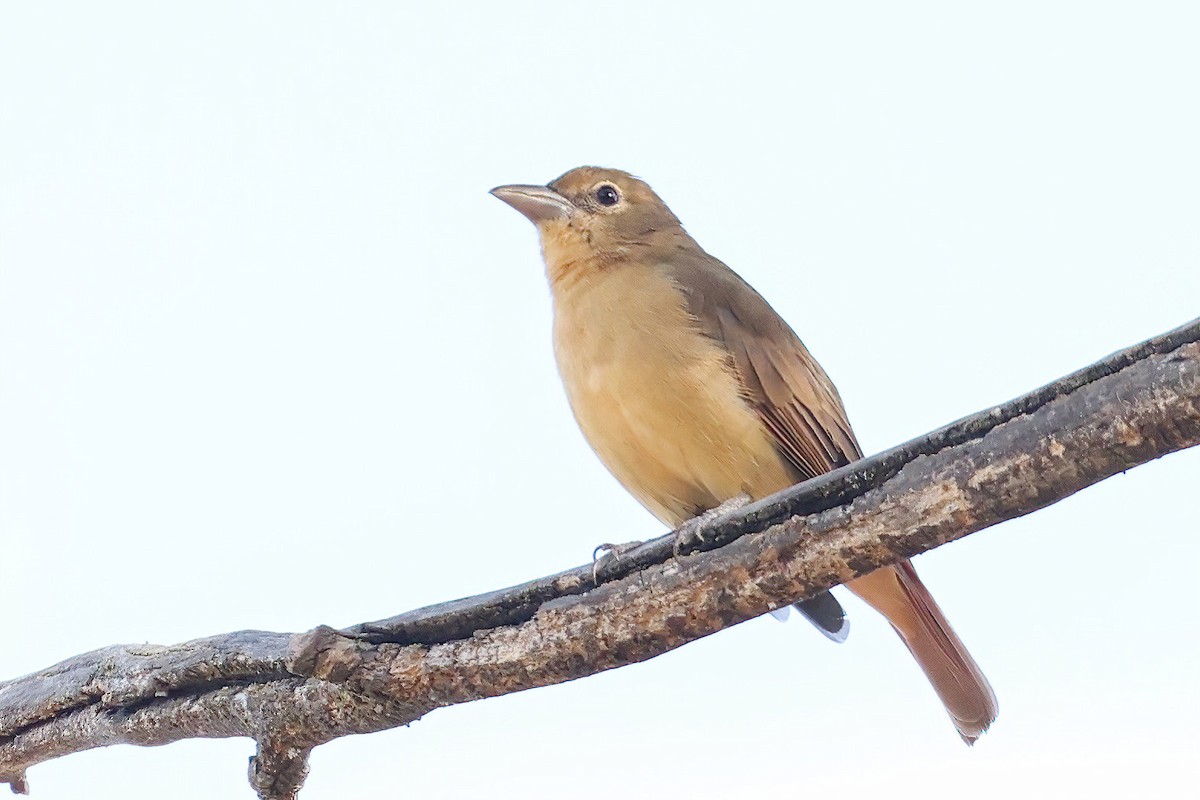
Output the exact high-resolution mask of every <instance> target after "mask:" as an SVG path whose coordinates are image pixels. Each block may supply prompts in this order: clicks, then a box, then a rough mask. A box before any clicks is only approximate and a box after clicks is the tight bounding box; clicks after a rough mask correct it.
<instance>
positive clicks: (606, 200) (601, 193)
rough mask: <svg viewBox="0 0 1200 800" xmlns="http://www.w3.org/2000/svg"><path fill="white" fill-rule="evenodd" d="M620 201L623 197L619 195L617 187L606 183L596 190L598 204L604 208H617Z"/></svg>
mask: <svg viewBox="0 0 1200 800" xmlns="http://www.w3.org/2000/svg"><path fill="white" fill-rule="evenodd" d="M620 199H621V195H619V194H617V187H615V186H609V185H608V184H607V183H605V184H603V185H601V186H599V187H598V188H597V189H596V202H598V203H599V204H600V205H602V206H615V205H616V204H617V201H618V200H620Z"/></svg>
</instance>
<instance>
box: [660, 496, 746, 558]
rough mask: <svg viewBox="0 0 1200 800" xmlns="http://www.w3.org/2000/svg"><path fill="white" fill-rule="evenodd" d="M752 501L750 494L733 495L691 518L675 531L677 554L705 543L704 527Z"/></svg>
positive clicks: (675, 549)
mask: <svg viewBox="0 0 1200 800" xmlns="http://www.w3.org/2000/svg"><path fill="white" fill-rule="evenodd" d="M749 502H750V495H748V494H739V495H737V496H735V497H731V498H729V499H728V500H726V501H725V502H723V503H721V505H719V506H717V507H716V508H710V509H709V510H708V511H705V512H704V513H703V514H701V515H700V516H698V517H694V518H692V519H689V520H688V521H687V522H685V523H683V524H682V525H680V526H679V528H678V529H677V530H676V531H675V546H674V551H675V555H676V556H678V555H679V554H680V553H682V552H684V551H685V550H692V549H695V548H696V547H699V546H700V545H702V544H704V542H705V539H704V529H705V528H706V527H708V525H709V524H710V523H711V522H713V521H714V520H716V519H719V518H721V517H723V516H725V515H726V514H732V513H733V512H734V511H737V510H738V509H739V508H741V507H742V506H744V505H746V504H747V503H749Z"/></svg>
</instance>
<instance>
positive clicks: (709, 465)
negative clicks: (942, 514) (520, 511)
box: [492, 167, 996, 744]
mask: <svg viewBox="0 0 1200 800" xmlns="http://www.w3.org/2000/svg"><path fill="white" fill-rule="evenodd" d="M492 194H493V195H495V196H496V197H498V198H500V199H501V200H503V201H504V202H506V203H508V204H509V205H511V206H512V207H513V208H515V209H517V210H518V211H520V212H521V213H522V214H524V215H525V216H526V217H528V218H529V220H530V221H532V222H533V223H534V225H536V226H537V229H538V232H539V234H540V235H541V243H542V255H543V257H544V259H545V262H546V273H547V276H548V278H549V280H550V288H551V293H552V295H553V300H554V352H555V356H556V358H557V361H558V368H559V372H560V373H561V374H562V380H563V384H564V385H565V386H566V390H567V397H568V398H569V400H570V403H571V409H572V411H573V412H574V414H575V419H576V420H577V421H578V423H579V427H580V428H581V429H582V430H583V434H584V436H585V437H586V438H587V440H588V443H589V444H591V446H592V449H593V450H595V451H596V454H597V455H598V456H599V457H600V460H601V461H603V462H604V465H605V466H606V467H608V469H609V471H611V472H612V474H613V475H614V476H616V478H617V480H618V481H620V482H621V484H622V485H624V486H625V488H626V489H628V490H629V491H630V492H631V493H632V494H633V496H634V497H636V498H637V499H638V500H639V501H640V502H641V503H642V505H644V506H645V507H646V508H647V509H649V510H650V512H651V513H653V514H654V515H655V516H656V517H658V518H659V519H660V520H662V521H663V522H664V523H666V524H667V525H669V526H671V527H672V528H677V527H678V526H680V525H681V524H683V523H684V522H686V521H688V520H689V519H692V518H693V517H696V516H698V515H700V514H702V513H704V512H705V511H708V510H711V509H714V508H717V507H718V506H720V505H721V504H722V503H725V502H726V501H729V500H731V499H733V498H738V497H747V496H748V497H749V498H751V499H754V500H757V499H759V498H762V497H765V496H767V495H769V494H773V493H774V492H777V491H780V490H781V489H785V488H787V487H788V486H791V485H793V484H796V483H799V482H801V481H803V480H806V479H808V478H811V477H813V476H814V475H818V474H820V473H823V472H828V471H830V470H832V469H835V468H837V467H840V466H842V465H843V464H848V463H850V462H851V461H855V460H857V459H859V458H861V457H862V451H861V450H860V449H859V446H858V441H857V440H856V439H855V436H854V432H853V430H851V428H850V423H849V421H847V419H846V411H845V409H844V408H843V407H842V401H841V398H840V397H839V395H838V392H837V389H835V388H834V386H833V383H832V382H831V381H830V380H829V377H828V376H827V375H826V374H825V371H824V370H823V369H821V366H820V365H819V364H817V362H816V360H815V359H814V358H813V357H812V355H810V354H809V352H808V349H807V348H806V347H805V346H804V344H803V343H801V341H800V339H799V338H798V337H797V336H796V334H795V333H794V332H793V331H792V329H791V328H790V327H788V324H787V323H786V322H784V321H783V319H782V318H781V317H780V316H779V315H778V314H777V313H775V310H774V309H773V308H771V306H770V305H768V304H767V301H766V300H764V299H763V298H762V296H761V295H759V294H758V292H756V291H755V290H754V289H753V288H751V286H750V285H749V284H748V283H746V282H745V281H744V280H742V278H741V277H739V276H738V275H737V274H736V273H735V272H734V271H733V270H731V269H729V267H727V266H725V264H723V263H721V262H720V261H718V260H717V259H715V258H713V257H712V256H710V255H709V254H708V253H706V252H704V250H703V249H701V247H700V245H698V244H697V243H696V241H695V240H694V239H693V238H692V237H691V236H690V235H688V233H687V232H686V231H684V229H683V226H682V225H681V224H680V222H679V220H678V219H677V218H676V217H675V215H674V214H673V213H671V210H670V209H669V208H667V206H666V204H665V203H663V201H662V200H661V199H659V197H658V195H656V194H655V193H654V191H653V190H652V189H651V188H650V187H649V186H648V185H647V184H646V183H645V182H643V181H641V180H639V179H638V178H635V177H633V176H632V175H629V174H627V173H625V172H621V171H619V170H612V169H600V168H597V167H579V168H578V169H573V170H571V171H570V172H568V173H566V174H565V175H562V176H561V177H559V178H556V179H555V180H553V181H551V182H550V183H549V184H548V185H546V186H524V185H513V186H499V187H497V188H495V189H493V190H492ZM846 585H847V587H848V588H849V589H850V590H851V591H852V592H854V593H855V594H856V595H858V596H859V597H861V598H862V599H863V600H865V601H866V602H867V603H868V604H869V605H870V606H872V607H873V608H875V609H876V610H877V611H879V612H880V613H881V614H883V615H884V616H885V617H886V618H887V619H888V621H889V622H890V623H891V624H892V627H893V628H895V629H896V632H897V633H899V634H900V638H901V639H903V640H904V643H905V644H906V645H907V646H908V649H909V650H910V651H911V652H912V654H913V656H914V657H915V658H916V660H917V663H918V664H920V666H921V669H922V670H924V672H925V675H926V676H927V677H928V678H929V681H930V683H932V684H933V688H934V689H935V690H936V691H937V694H938V696H939V697H940V698H941V700H942V703H943V704H944V705H945V707H946V711H947V712H948V713H949V714H950V718H951V719H952V720H953V721H954V726H955V727H956V728H957V729H958V732H959V734H960V735H961V736H962V738H963V739H964V740H965V741H966V742H967V743H968V744H971V743H973V742H974V741H975V740H976V739H977V738H978V737H979V736H980V735H981V734H982V733H983V732H984V731H985V730H987V728H988V726H989V725H990V724H991V723H992V721H993V720H994V719H995V718H996V697H995V695H994V694H993V693H992V689H991V686H989V685H988V682H987V679H986V678H984V676H983V673H982V672H981V671H980V669H979V667H978V666H977V665H976V664H975V661H974V660H973V659H972V658H971V656H970V654H969V653H968V652H967V650H966V648H965V647H964V646H963V644H962V642H961V641H960V640H959V638H958V636H956V635H955V633H954V631H953V629H951V627H950V623H949V622H947V620H946V617H945V616H944V615H943V614H942V611H941V609H939V608H938V606H937V603H935V602H934V600H933V597H932V596H931V595H930V594H929V591H928V590H927V589H926V588H925V586H924V585H923V584H922V583H921V581H920V579H919V578H918V577H917V573H916V571H915V570H914V569H913V566H912V564H911V563H910V562H908V561H903V562H901V563H900V564H897V565H895V566H893V567H887V568H884V569H880V570H878V571H876V572H873V573H871V574H869V575H866V576H864V577H861V578H858V579H856V580H853V581H850V582H849V583H848V584H846ZM797 608H799V610H800V611H801V612H802V613H805V614H806V615H807V616H809V617H810V619H812V620H813V621H814V622H815V623H816V624H817V625H818V627H821V628H822V629H824V630H825V631H826V633H827V634H828V635H830V636H831V637H832V638H835V639H839V640H840V639H841V638H844V635H845V630H846V628H845V625H844V623H843V620H842V612H841V607H840V606H839V605H838V604H837V601H836V600H834V599H833V598H832V596H831V595H828V594H825V595H822V596H819V597H818V598H815V599H814V600H812V601H806V602H805V603H801V604H798V606H797Z"/></svg>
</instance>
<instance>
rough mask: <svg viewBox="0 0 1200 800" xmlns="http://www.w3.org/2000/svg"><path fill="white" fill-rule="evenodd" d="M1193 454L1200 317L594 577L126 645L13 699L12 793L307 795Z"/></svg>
mask: <svg viewBox="0 0 1200 800" xmlns="http://www.w3.org/2000/svg"><path fill="white" fill-rule="evenodd" d="M1198 443H1200V320H1197V321H1194V322H1192V323H1190V324H1189V325H1186V326H1184V327H1182V328H1179V329H1177V330H1174V331H1171V332H1169V333H1167V334H1164V335H1162V336H1159V337H1156V338H1155V339H1152V340H1150V341H1148V342H1144V343H1142V344H1140V345H1137V346H1135V347H1132V348H1129V349H1128V350H1125V351H1122V352H1120V353H1116V354H1114V355H1113V356H1110V357H1109V358H1107V359H1105V360H1104V361H1101V362H1098V363H1097V364H1094V365H1092V366H1090V367H1087V368H1085V369H1083V370H1080V371H1079V372H1076V373H1074V374H1072V375H1069V376H1067V377H1065V378H1062V379H1061V380H1059V381H1056V382H1054V383H1053V384H1050V385H1048V386H1046V387H1043V388H1041V389H1038V390H1036V391H1034V392H1031V393H1029V394H1027V395H1024V396H1022V397H1020V398H1017V399H1015V400H1013V401H1010V402H1008V403H1005V404H1003V405H1001V406H997V407H995V408H993V409H988V410H986V411H983V412H980V413H978V414H975V415H972V416H970V417H966V418H964V419H962V420H959V421H958V422H955V423H953V424H951V425H948V426H946V427H944V428H942V429H940V430H937V431H934V432H932V433H930V434H927V435H925V436H922V437H920V438H918V439H914V440H912V441H911V442H908V443H906V444H903V445H901V446H899V447H896V448H893V449H891V450H888V451H885V452H883V453H880V454H878V455H875V456H872V457H870V458H866V459H863V460H861V461H859V462H857V463H855V464H851V465H848V466H846V467H843V468H841V469H839V470H837V471H835V472H832V473H829V474H828V475H822V476H819V477H817V478H815V479H813V480H811V481H808V482H806V483H804V484H801V485H799V486H796V487H792V488H791V489H788V490H787V491H785V492H781V493H779V494H777V495H775V496H773V497H770V498H767V499H765V500H762V501H760V502H757V503H754V504H751V505H749V506H746V507H745V508H743V509H740V510H738V511H737V512H734V513H732V514H730V515H728V516H726V517H722V518H719V519H716V520H713V521H711V522H710V523H709V524H707V525H704V526H702V527H701V528H700V531H699V534H698V535H696V536H694V537H691V538H690V540H689V541H686V542H676V541H675V539H674V537H673V536H666V537H661V538H659V539H655V540H653V541H650V542H647V543H645V544H643V545H641V546H639V547H637V548H634V549H633V550H632V551H629V552H627V553H625V554H623V555H622V556H621V557H619V558H610V559H607V560H606V561H604V562H603V563H602V564H601V565H600V567H599V568H598V569H595V570H593V567H592V566H591V565H588V566H582V567H577V568H575V569H572V570H568V571H566V572H562V573H559V574H557V575H552V576H549V577H546V578H541V579H539V580H536V581H532V582H530V583H527V584H523V585H521V586H516V587H512V588H510V589H504V590H500V591H496V592H491V593H488V594H485V595H480V596H477V597H472V598H466V599H463V600H456V601H453V602H450V603H443V604H440V605H437V606H431V607H428V608H424V609H418V610H415V611H411V612H408V613H406V614H401V615H399V616H396V617H392V618H390V619H387V620H382V621H379V622H374V623H363V624H361V625H356V626H354V627H352V628H348V629H345V630H342V631H336V630H334V629H332V628H328V627H324V626H322V627H318V628H316V629H314V630H312V631H309V632H307V633H301V634H283V633H268V632H261V631H241V632H237V633H231V634H225V635H221V636H214V637H210V638H207V639H199V640H196V641H192V642H187V643H184V644H180V645H175V646H171V647H158V646H150V645H122V646H113V647H108V648H104V649H101V650H96V651H93V652H91V653H85V654H83V655H79V656H75V657H74V658H71V659H68V660H67V661H64V662H62V663H60V664H58V665H55V666H53V667H50V668H47V669H45V670H43V671H41V672H38V673H35V674H33V675H28V676H25V677H23V678H17V679H15V680H11V681H7V682H4V683H0V782H7V783H9V784H10V785H11V787H12V789H13V790H14V791H15V792H18V793H23V792H25V791H26V790H27V786H26V783H25V770H26V769H28V768H29V767H30V766H33V765H35V764H38V763H41V762H43V761H46V760H49V759H51V758H56V757H58V756H62V755H66V754H69V753H73V752H79V751H81V750H86V749H90V748H93V747H103V746H106V745H110V744H117V743H127V744H141V745H159V744H166V743H168V742H173V741H178V740H180V739H185V738H197V737H230V736H246V737H250V738H253V739H254V740H255V741H256V742H257V743H258V752H257V755H256V756H255V758H254V759H252V761H251V766H250V782H251V785H252V786H253V787H254V789H255V791H256V792H257V793H258V795H259V797H261V798H270V799H271V800H277V799H282V798H294V797H295V796H296V793H297V792H298V791H299V789H300V786H301V785H302V783H303V781H304V778H305V775H306V774H307V770H308V767H307V756H308V753H309V752H310V751H311V750H312V748H313V747H316V746H317V745H320V744H322V743H324V742H327V741H330V740H332V739H335V738H338V737H340V736H346V735H349V734H352V733H369V732H373V731H378V730H384V729H387V728H392V727H396V726H399V725H403V724H406V723H408V722H412V721H413V720H416V719H419V718H420V717H421V716H423V715H424V714H425V713H427V712H429V711H431V710H433V709H435V708H440V707H443V706H447V705H453V704H456V703H463V702H468V701H471V700H477V699H480V698H484V697H493V696H496V695H501V694H508V693H511V692H517V691H521V690H524V689H530V688H534V687H537V686H545V685H548V684H553V683H560V682H563V681H567V680H572V679H574V678H579V677H584V676H586V675H592V674H595V673H597V672H601V671H604V670H607V669H612V668H615V667H620V666H623V665H625V664H630V663H633V662H637V661H644V660H646V659H649V658H653V657H654V656H656V655H659V654H661V653H664V652H666V651H668V650H671V649H674V648H676V647H679V646H681V645H683V644H686V643H687V642H690V641H694V640H695V639H698V638H700V637H703V636H707V635H709V634H711V633H715V632H716V631H719V630H721V629H723V628H726V627H729V626H731V625H734V624H737V623H739V622H742V621H744V620H747V619H751V618H753V617H756V616H759V615H761V614H763V613H766V612H767V611H769V610H771V609H774V608H779V607H782V606H785V605H787V604H789V603H792V602H794V601H796V600H799V599H802V598H805V597H809V596H811V595H813V594H815V593H816V592H819V591H821V590H824V589H826V588H829V587H830V586H833V585H836V584H839V583H844V582H845V581H847V580H850V579H852V578H854V577H857V576H860V575H863V574H866V573H868V572H870V571H872V570H874V569H876V568H878V567H880V566H883V565H886V564H890V563H894V562H896V561H898V560H900V559H902V558H906V557H911V556H914V555H917V554H919V553H922V552H925V551H926V550H929V549H931V548H934V547H937V546H939V545H941V544H944V543H946V542H949V541H953V540H954V539H958V538H961V537H963V536H966V535H968V534H970V533H973V532H975V531H978V530H982V529H983V528H986V527H989V526H991V525H995V524H996V523H997V522H1001V521H1003V520H1006V519H1012V518H1014V517H1018V516H1021V515H1023V514H1028V513H1030V512H1032V511H1036V510H1037V509H1039V508H1043V507H1044V506H1046V505H1049V504H1051V503H1054V502H1057V501H1058V500H1061V499H1063V498H1065V497H1067V496H1069V495H1071V494H1073V493H1074V492H1076V491H1078V490H1079V489H1082V488H1084V487H1086V486H1089V485H1091V484H1093V483H1096V482H1098V481H1101V480H1103V479H1105V478H1107V477H1109V476H1111V475H1113V474H1115V473H1117V472H1121V471H1124V470H1127V469H1130V468H1132V467H1135V466H1137V465H1139V464H1143V463H1145V462H1147V461H1150V460H1153V459H1155V458H1159V457H1161V456H1163V455H1165V454H1167V453H1170V452H1174V451H1176V450H1181V449H1183V448H1186V447H1191V446H1193V445H1196V444H1198ZM676 549H678V550H679V552H680V555H678V556H676V555H675V551H676Z"/></svg>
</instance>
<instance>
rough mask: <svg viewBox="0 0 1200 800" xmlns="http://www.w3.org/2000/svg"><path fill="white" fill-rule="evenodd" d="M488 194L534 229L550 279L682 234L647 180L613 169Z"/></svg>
mask: <svg viewBox="0 0 1200 800" xmlns="http://www.w3.org/2000/svg"><path fill="white" fill-rule="evenodd" d="M492 194H493V195H495V196H496V197H498V198H500V199H501V200H503V201H504V202H506V203H508V204H509V205H510V206H512V207H513V208H515V209H516V210H517V211H520V212H521V213H522V214H524V215H525V216H526V217H527V218H528V219H529V221H530V222H532V223H533V224H534V225H536V226H537V229H538V233H540V234H541V238H542V252H543V254H544V255H545V258H546V266H547V268H548V269H549V270H550V271H551V273H552V277H553V273H555V272H557V271H559V270H564V269H567V268H568V267H569V266H570V265H573V264H578V263H579V262H592V263H597V262H598V263H604V262H611V261H616V260H620V259H621V258H623V257H625V256H627V255H629V254H630V253H632V252H635V251H636V250H638V249H640V248H644V247H648V246H653V245H654V244H655V243H656V242H658V241H662V240H663V238H664V237H674V236H676V235H678V234H682V233H683V229H682V227H681V226H680V224H679V220H678V219H677V218H676V217H675V215H674V214H672V213H671V209H669V208H667V205H666V203H664V202H663V201H662V200H661V199H660V198H659V196H658V195H656V194H655V193H654V190H653V189H651V188H650V187H649V186H648V185H647V184H646V182H645V181H643V180H641V179H640V178H635V177H634V176H632V175H630V174H629V173H627V172H622V171H621V170H617V169H603V168H600V167H577V168H575V169H573V170H571V171H570V172H567V173H565V174H563V175H561V176H559V177H557V178H555V179H554V180H552V181H550V183H548V184H547V185H545V186H528V185H521V184H514V185H511V186H497V187H496V188H495V189H492Z"/></svg>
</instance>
